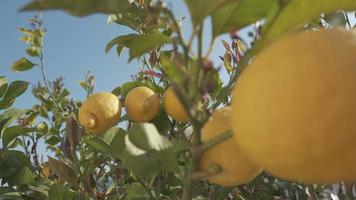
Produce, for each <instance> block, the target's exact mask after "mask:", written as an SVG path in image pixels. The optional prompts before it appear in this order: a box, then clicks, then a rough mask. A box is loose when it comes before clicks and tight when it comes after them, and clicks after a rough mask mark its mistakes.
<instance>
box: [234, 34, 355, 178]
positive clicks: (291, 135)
mask: <svg viewBox="0 0 356 200" xmlns="http://www.w3.org/2000/svg"><path fill="white" fill-rule="evenodd" d="M355 102H356V37H355V35H353V34H352V33H351V32H348V31H345V30H336V29H333V30H319V31H312V32H300V33H295V34H291V35H288V36H286V37H284V38H282V39H280V40H278V41H276V42H275V43H273V44H271V45H270V46H268V47H267V48H266V49H265V50H264V51H262V52H261V53H260V54H259V55H257V57H256V58H255V59H254V60H253V62H252V64H251V65H250V66H248V67H247V68H246V70H245V71H244V72H243V73H242V74H241V76H240V79H239V85H238V86H236V87H235V89H234V93H233V98H232V111H233V112H232V126H233V131H234V134H235V136H236V137H235V138H236V141H237V142H238V144H239V146H240V147H241V149H242V150H243V151H244V152H245V154H246V155H247V156H249V158H250V159H251V160H252V161H254V162H255V163H256V164H258V165H259V166H262V167H263V168H264V169H265V170H266V171H268V172H270V173H271V174H272V175H274V176H276V177H279V178H283V179H287V180H291V181H300V182H304V183H333V182H339V181H355V180H356V167H355V166H356V103H355Z"/></svg>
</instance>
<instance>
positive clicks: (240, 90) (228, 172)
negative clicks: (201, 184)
mask: <svg viewBox="0 0 356 200" xmlns="http://www.w3.org/2000/svg"><path fill="white" fill-rule="evenodd" d="M238 81H239V84H238V86H236V87H235V88H234V91H233V94H232V95H233V98H232V105H231V106H227V107H225V108H218V109H216V110H215V111H214V112H213V113H212V115H211V117H210V119H209V120H208V122H207V123H206V124H205V125H204V126H203V129H202V141H203V142H207V141H209V140H211V139H213V138H215V137H216V136H218V135H219V134H222V133H224V132H226V131H228V130H232V132H233V135H234V136H233V138H230V139H228V140H226V141H224V142H222V143H220V144H218V145H216V146H214V147H212V148H210V149H209V150H207V151H206V152H204V154H203V155H202V158H201V162H200V168H201V170H205V171H206V170H210V169H211V168H212V167H213V166H219V167H220V169H222V170H221V172H220V173H218V174H215V175H212V176H210V177H208V179H209V180H210V181H211V182H213V183H217V184H220V185H223V186H233V185H238V184H244V183H248V182H250V181H251V180H253V179H254V177H255V176H256V175H258V174H259V173H260V172H261V171H262V169H263V170H264V171H266V172H267V173H270V174H272V175H274V176H276V177H278V178H282V179H286V180H290V181H297V182H302V183H308V184H309V183H322V184H327V183H333V182H339V181H354V180H355V179H356V167H355V166H356V37H355V35H354V34H353V33H352V32H350V31H345V30H338V29H330V30H318V31H310V32H299V33H294V34H290V35H287V36H285V37H283V38H281V39H279V40H278V41H276V42H274V43H273V44H271V45H269V46H268V47H267V48H265V50H263V51H262V52H260V53H259V54H258V55H257V56H256V57H255V58H254V59H253V61H252V63H251V64H250V65H249V66H248V67H247V68H246V70H244V71H243V73H242V74H241V76H240V77H239V80H238ZM163 104H164V108H165V111H166V112H167V114H168V115H169V116H170V117H172V118H174V119H176V120H179V121H188V120H189V118H188V116H187V113H186V111H185V110H184V108H183V106H182V104H181V103H180V101H179V99H178V98H177V96H176V95H175V93H174V91H173V90H172V88H169V89H168V90H167V91H166V92H165V93H164V95H163ZM159 107H160V99H159V97H158V95H157V94H156V93H155V92H154V91H152V90H151V89H149V88H147V87H142V86H141V87H137V88H134V89H133V90H131V91H130V92H129V93H128V95H127V96H126V99H125V109H126V112H127V115H128V116H129V117H130V119H131V120H133V121H136V122H148V121H150V120H152V119H153V118H154V117H155V116H156V114H157V113H158V111H159ZM119 118H120V103H119V101H118V98H117V97H116V96H114V95H112V94H110V93H98V94H94V95H92V96H91V97H89V98H88V99H87V100H86V101H85V102H84V103H83V105H82V107H81V108H80V111H79V121H80V123H81V124H82V125H83V126H84V127H85V128H86V129H87V130H88V131H90V132H92V133H101V132H103V131H105V130H107V129H108V128H110V127H112V126H114V125H115V124H116V123H117V122H118V120H119Z"/></svg>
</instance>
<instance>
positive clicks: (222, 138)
mask: <svg viewBox="0 0 356 200" xmlns="http://www.w3.org/2000/svg"><path fill="white" fill-rule="evenodd" d="M231 137H232V132H231V130H228V131H225V132H224V133H222V134H220V135H218V136H216V137H214V138H213V139H211V140H209V141H208V142H206V143H204V144H202V145H199V146H198V147H196V150H195V151H193V152H194V154H193V157H194V156H198V155H201V154H202V153H204V152H205V151H207V150H209V149H210V148H212V147H214V146H215V145H217V144H220V143H222V142H224V141H225V140H228V139H229V138H231Z"/></svg>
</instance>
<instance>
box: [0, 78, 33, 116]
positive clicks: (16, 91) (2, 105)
mask: <svg viewBox="0 0 356 200" xmlns="http://www.w3.org/2000/svg"><path fill="white" fill-rule="evenodd" d="M28 84H29V83H28V82H26V81H14V82H12V83H11V84H10V86H9V87H8V88H7V90H6V92H5V95H4V96H3V99H1V100H0V110H1V109H6V108H9V107H10V106H11V105H12V104H13V103H14V102H15V98H16V97H18V96H20V95H21V94H23V93H24V92H25V91H26V89H27V87H28Z"/></svg>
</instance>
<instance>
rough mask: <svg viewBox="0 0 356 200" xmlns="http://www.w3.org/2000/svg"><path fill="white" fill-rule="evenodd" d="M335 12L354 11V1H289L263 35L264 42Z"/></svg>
mask: <svg viewBox="0 0 356 200" xmlns="http://www.w3.org/2000/svg"><path fill="white" fill-rule="evenodd" d="M337 10H346V11H352V10H356V1H354V0H337V1H335V0H313V1H310V0H290V1H289V3H288V4H287V5H286V6H285V7H284V8H283V9H282V11H281V12H280V13H279V14H278V16H277V17H276V18H275V20H274V22H273V24H271V25H270V28H268V29H267V32H266V33H265V39H264V40H265V42H267V43H269V42H271V41H273V40H274V39H276V38H278V37H279V36H281V35H282V34H284V33H286V32H290V31H293V30H295V29H296V28H300V27H302V26H303V25H304V24H305V23H306V22H308V21H309V20H313V19H315V18H318V17H319V16H320V14H322V13H324V14H329V13H332V12H336V11H337Z"/></svg>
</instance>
